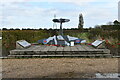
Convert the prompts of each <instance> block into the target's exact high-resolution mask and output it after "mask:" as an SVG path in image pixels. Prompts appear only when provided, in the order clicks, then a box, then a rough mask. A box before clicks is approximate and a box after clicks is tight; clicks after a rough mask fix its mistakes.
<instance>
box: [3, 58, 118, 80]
mask: <svg viewBox="0 0 120 80" xmlns="http://www.w3.org/2000/svg"><path fill="white" fill-rule="evenodd" d="M2 62H3V64H2V67H3V77H4V78H91V77H95V73H117V72H118V59H117V58H100V59H94V58H93V59H89V58H37V59H3V60H2Z"/></svg>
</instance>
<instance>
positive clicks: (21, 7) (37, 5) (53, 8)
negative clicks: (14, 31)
mask: <svg viewBox="0 0 120 80" xmlns="http://www.w3.org/2000/svg"><path fill="white" fill-rule="evenodd" d="M118 1H119V0H2V1H1V2H0V28H3V27H5V28H53V22H52V19H53V18H54V14H56V18H67V19H70V22H68V23H65V24H63V28H77V27H78V22H79V14H80V13H82V14H83V17H84V22H85V23H84V28H89V27H94V26H95V25H102V24H106V23H107V22H110V21H114V20H117V19H118ZM57 28H59V24H57Z"/></svg>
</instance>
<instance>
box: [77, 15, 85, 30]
mask: <svg viewBox="0 0 120 80" xmlns="http://www.w3.org/2000/svg"><path fill="white" fill-rule="evenodd" d="M83 25H84V20H83V15H82V14H80V15H79V24H78V28H79V29H80V28H83Z"/></svg>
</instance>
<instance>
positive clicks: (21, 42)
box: [16, 40, 31, 48]
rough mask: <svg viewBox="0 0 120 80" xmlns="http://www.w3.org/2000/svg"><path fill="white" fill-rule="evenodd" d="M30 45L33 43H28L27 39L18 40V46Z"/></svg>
mask: <svg viewBox="0 0 120 80" xmlns="http://www.w3.org/2000/svg"><path fill="white" fill-rule="evenodd" d="M30 46H31V44H30V43H28V42H27V41H25V40H20V41H17V42H16V48H27V47H30Z"/></svg>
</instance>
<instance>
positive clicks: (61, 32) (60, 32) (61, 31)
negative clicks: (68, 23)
mask: <svg viewBox="0 0 120 80" xmlns="http://www.w3.org/2000/svg"><path fill="white" fill-rule="evenodd" d="M59 34H60V35H62V36H63V29H62V21H61V22H60V31H59Z"/></svg>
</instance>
